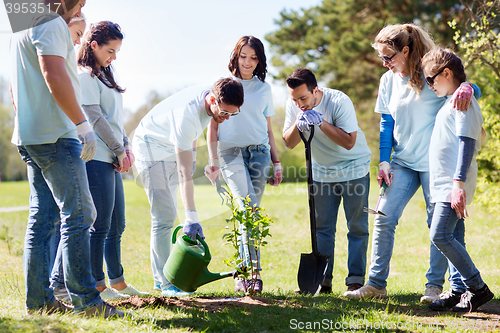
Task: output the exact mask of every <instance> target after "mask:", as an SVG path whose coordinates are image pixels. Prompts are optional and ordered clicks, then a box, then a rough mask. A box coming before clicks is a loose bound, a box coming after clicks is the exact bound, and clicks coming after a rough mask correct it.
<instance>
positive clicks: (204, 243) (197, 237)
mask: <svg viewBox="0 0 500 333" xmlns="http://www.w3.org/2000/svg"><path fill="white" fill-rule="evenodd" d="M183 227H184V225H183V224H179V225H178V226H177V227H175V229H174V232H172V245H173V244H175V242H176V241H177V232H178V231H179V230H181V229H182V228H183ZM196 240H198V241H199V242H200V243H201V245H203V249H204V252H205V254H204V259H205V261H210V260H211V259H212V255H211V254H210V250H209V249H208V245H207V243H206V242H205V240H204V239H203V238H201V237H200V235H198V234H196Z"/></svg>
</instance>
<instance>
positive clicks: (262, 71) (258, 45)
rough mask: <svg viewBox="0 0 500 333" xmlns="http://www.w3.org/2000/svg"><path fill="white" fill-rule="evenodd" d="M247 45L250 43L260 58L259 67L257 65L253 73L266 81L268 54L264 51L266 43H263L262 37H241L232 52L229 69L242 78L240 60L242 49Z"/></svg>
mask: <svg viewBox="0 0 500 333" xmlns="http://www.w3.org/2000/svg"><path fill="white" fill-rule="evenodd" d="M245 45H248V46H250V47H251V48H252V49H254V51H255V54H257V59H259V63H258V64H257V67H255V70H254V71H253V75H254V76H257V77H258V78H259V80H261V81H262V82H264V81H265V80H266V73H267V62H266V54H265V53H264V45H263V44H262V42H261V41H260V39H258V38H257V37H254V36H243V37H241V38H240V40H238V42H237V43H236V46H235V47H234V49H233V52H232V53H231V60H229V65H228V66H227V67H228V68H229V71H230V72H231V74H233V75H234V76H236V77H238V78H241V75H240V70H239V68H238V60H239V58H240V54H241V49H242V48H243V46H245Z"/></svg>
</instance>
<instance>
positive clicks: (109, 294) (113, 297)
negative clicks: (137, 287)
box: [100, 288, 130, 301]
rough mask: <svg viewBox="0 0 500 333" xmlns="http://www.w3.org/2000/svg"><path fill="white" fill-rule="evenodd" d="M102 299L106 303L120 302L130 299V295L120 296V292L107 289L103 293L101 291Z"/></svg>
mask: <svg viewBox="0 0 500 333" xmlns="http://www.w3.org/2000/svg"><path fill="white" fill-rule="evenodd" d="M100 295H101V298H102V299H103V300H105V301H118V300H121V299H127V298H130V296H129V295H124V294H120V293H119V292H118V291H116V290H114V289H112V288H106V289H104V290H103V291H101V294H100Z"/></svg>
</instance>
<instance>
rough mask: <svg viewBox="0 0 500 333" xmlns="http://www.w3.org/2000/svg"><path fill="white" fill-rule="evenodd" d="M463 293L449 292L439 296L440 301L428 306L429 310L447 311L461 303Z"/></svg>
mask: <svg viewBox="0 0 500 333" xmlns="http://www.w3.org/2000/svg"><path fill="white" fill-rule="evenodd" d="M462 294H463V293H461V292H459V291H454V290H451V291H447V292H444V293H441V295H439V299H438V300H437V301H434V302H432V303H430V304H429V305H428V307H429V309H431V310H434V311H447V310H449V309H451V308H452V307H454V306H455V305H457V304H458V303H459V302H460V297H461V296H462Z"/></svg>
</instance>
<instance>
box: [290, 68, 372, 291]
mask: <svg viewBox="0 0 500 333" xmlns="http://www.w3.org/2000/svg"><path fill="white" fill-rule="evenodd" d="M286 82H287V85H288V87H289V91H290V99H288V101H287V104H286V118H285V125H284V128H283V139H284V140H285V144H286V146H287V147H288V148H294V147H295V146H296V145H297V144H298V143H299V142H300V141H301V138H300V135H299V131H301V132H308V131H309V129H310V125H314V130H315V131H314V133H315V134H314V137H313V139H312V141H311V155H312V171H313V175H312V178H313V186H312V188H313V189H314V193H310V194H311V195H313V196H314V200H315V211H316V212H315V213H316V235H317V240H318V250H319V253H321V254H322V255H326V256H330V259H329V262H328V265H327V269H326V274H325V277H324V280H323V282H322V283H321V289H320V292H322V293H329V292H331V290H332V272H333V261H334V260H333V258H334V248H335V232H336V225H337V214H338V210H339V206H340V202H341V201H342V199H343V200H344V212H345V216H346V219H347V228H348V230H349V231H348V233H347V239H348V243H349V244H348V259H347V267H348V275H347V277H346V279H345V283H346V285H347V287H348V290H356V289H358V288H360V287H362V286H363V284H364V281H365V271H366V252H367V248H368V235H369V234H368V214H367V213H366V212H364V211H363V208H364V207H368V192H369V189H370V174H369V168H370V157H371V153H370V149H369V148H368V145H367V143H366V138H365V135H364V134H363V132H362V131H361V129H360V128H359V126H358V122H357V119H356V113H355V111H354V106H353V104H352V102H351V100H350V98H349V97H348V96H347V95H346V94H344V93H343V92H341V91H339V90H334V89H330V88H319V87H318V85H317V81H316V77H315V75H314V74H313V72H312V71H310V70H309V69H305V68H297V69H296V70H295V71H294V72H293V73H292V74H291V75H290V76H289V77H288V78H287V80H286Z"/></svg>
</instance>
